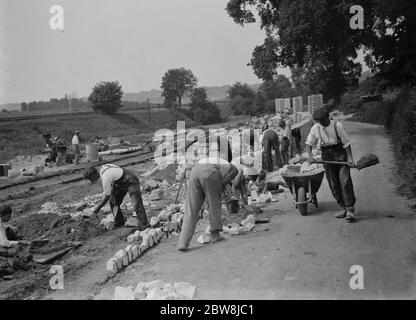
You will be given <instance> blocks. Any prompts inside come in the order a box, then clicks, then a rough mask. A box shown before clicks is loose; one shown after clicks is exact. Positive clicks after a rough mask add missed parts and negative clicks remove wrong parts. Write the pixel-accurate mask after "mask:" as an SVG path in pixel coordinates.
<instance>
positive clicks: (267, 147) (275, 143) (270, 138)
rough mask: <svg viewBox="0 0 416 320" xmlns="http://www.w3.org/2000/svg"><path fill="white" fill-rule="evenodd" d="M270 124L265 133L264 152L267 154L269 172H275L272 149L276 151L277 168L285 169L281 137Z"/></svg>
mask: <svg viewBox="0 0 416 320" xmlns="http://www.w3.org/2000/svg"><path fill="white" fill-rule="evenodd" d="M270 125H271V124H270V123H269V125H268V126H266V128H267V129H266V130H265V131H264V133H263V144H264V151H265V152H266V162H267V171H269V172H270V171H273V159H272V148H273V149H274V153H275V157H276V164H277V168H278V169H280V168H282V167H283V164H282V158H281V155H280V148H279V145H280V143H279V136H278V135H277V132H276V131H275V130H273V129H272V128H271V127H270Z"/></svg>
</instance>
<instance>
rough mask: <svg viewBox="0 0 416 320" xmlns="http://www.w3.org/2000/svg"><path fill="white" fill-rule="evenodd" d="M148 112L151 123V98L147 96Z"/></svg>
mask: <svg viewBox="0 0 416 320" xmlns="http://www.w3.org/2000/svg"><path fill="white" fill-rule="evenodd" d="M147 112H148V114H149V124H150V98H147Z"/></svg>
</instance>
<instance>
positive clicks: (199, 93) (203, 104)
mask: <svg viewBox="0 0 416 320" xmlns="http://www.w3.org/2000/svg"><path fill="white" fill-rule="evenodd" d="M190 107H191V113H192V116H193V119H194V120H195V121H196V122H198V123H201V124H212V123H218V122H220V121H221V113H220V110H219V109H218V107H217V105H216V104H215V103H213V102H211V101H208V100H207V93H206V90H205V88H202V87H201V88H195V89H194V90H193V91H192V95H191V103H190Z"/></svg>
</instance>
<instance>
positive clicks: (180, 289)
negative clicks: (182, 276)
mask: <svg viewBox="0 0 416 320" xmlns="http://www.w3.org/2000/svg"><path fill="white" fill-rule="evenodd" d="M173 286H174V288H175V291H176V292H177V293H178V294H179V295H181V296H183V297H184V298H185V299H186V300H192V299H194V298H195V295H196V286H193V285H191V284H190V283H187V282H176V283H174V284H173Z"/></svg>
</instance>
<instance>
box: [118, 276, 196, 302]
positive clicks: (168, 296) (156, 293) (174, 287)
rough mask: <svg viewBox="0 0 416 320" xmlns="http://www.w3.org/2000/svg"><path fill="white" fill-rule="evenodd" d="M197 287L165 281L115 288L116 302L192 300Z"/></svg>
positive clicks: (185, 283)
mask: <svg viewBox="0 0 416 320" xmlns="http://www.w3.org/2000/svg"><path fill="white" fill-rule="evenodd" d="M195 295H196V286H193V285H191V284H190V283H187V282H175V283H169V282H165V281H163V280H153V281H150V282H139V283H138V284H137V286H136V288H135V289H133V286H128V287H115V290H114V300H192V299H195Z"/></svg>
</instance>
